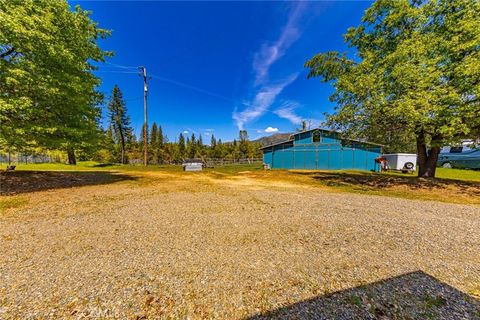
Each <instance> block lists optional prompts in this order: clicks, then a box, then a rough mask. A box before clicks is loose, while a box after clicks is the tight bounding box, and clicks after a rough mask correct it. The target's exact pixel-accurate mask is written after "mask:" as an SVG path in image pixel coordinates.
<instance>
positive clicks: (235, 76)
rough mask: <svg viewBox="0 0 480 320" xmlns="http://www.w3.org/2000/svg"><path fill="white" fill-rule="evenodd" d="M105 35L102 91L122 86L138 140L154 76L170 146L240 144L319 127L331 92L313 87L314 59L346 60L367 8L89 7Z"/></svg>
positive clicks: (155, 114) (158, 118) (156, 110)
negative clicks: (350, 35) (184, 139)
mask: <svg viewBox="0 0 480 320" xmlns="http://www.w3.org/2000/svg"><path fill="white" fill-rule="evenodd" d="M71 4H72V5H74V4H80V6H81V7H82V8H83V9H86V10H91V11H92V12H93V14H92V19H93V20H95V21H97V22H98V23H99V26H100V27H102V28H105V29H110V30H112V36H111V37H109V38H108V39H106V40H102V41H101V47H102V48H103V49H105V50H112V51H114V52H115V55H114V57H112V58H108V59H107V63H105V64H102V65H101V66H100V69H99V71H98V72H97V75H98V76H99V77H100V78H101V79H102V85H101V87H100V90H101V91H102V92H104V93H105V96H106V97H107V99H108V97H109V95H110V92H111V89H112V88H113V86H114V84H118V85H119V86H120V88H121V90H122V91H123V93H124V98H125V100H127V108H128V112H129V115H130V118H131V120H132V125H133V126H134V128H135V132H136V133H137V135H138V133H139V132H140V130H141V126H142V123H143V100H142V95H143V91H142V90H143V84H142V80H141V78H140V77H139V76H138V75H137V74H135V73H136V72H137V70H136V69H135V67H137V66H141V65H142V66H146V67H147V72H148V73H149V74H150V75H151V76H152V79H151V80H150V82H149V83H150V85H149V103H148V106H149V124H150V125H151V123H152V122H153V121H155V122H157V123H158V124H160V125H161V126H162V127H163V129H164V131H165V133H166V134H167V135H168V137H169V139H170V141H173V140H175V139H176V138H177V137H178V135H179V133H180V132H185V133H186V132H188V134H191V133H192V132H194V133H196V134H197V135H198V134H201V135H202V136H203V139H204V141H206V142H207V141H209V140H210V138H209V136H210V135H211V134H212V133H213V134H214V135H215V136H216V137H217V138H222V140H224V141H227V140H232V139H233V138H235V137H237V136H238V131H239V129H241V128H242V129H246V130H247V131H248V134H249V137H250V139H255V138H258V137H260V136H263V135H269V134H271V133H272V132H277V130H278V132H290V131H293V130H294V129H295V128H297V127H298V126H299V122H300V121H301V120H302V119H305V120H307V121H311V124H312V125H318V123H319V121H320V120H322V119H323V113H324V112H330V111H332V108H333V105H332V103H330V102H329V101H328V97H329V95H330V94H331V93H332V88H331V86H329V85H328V84H323V83H320V82H319V81H318V80H316V79H306V76H307V70H306V69H305V68H304V67H303V65H304V63H305V62H306V61H307V60H308V59H309V58H311V57H312V56H313V55H314V54H315V53H318V52H325V51H330V50H335V51H345V50H347V47H346V45H345V44H344V43H343V37H342V35H343V34H344V33H345V32H346V30H347V28H348V27H350V26H355V25H358V23H359V22H360V19H361V17H362V15H363V12H364V10H365V9H366V8H368V6H369V5H370V4H371V3H370V2H366V1H335V2H327V1H317V2H160V1H145V2H138V1H136V2H133V1H132V2H129V1H119V2H111V1H95V2H93V1H92V2H89V1H81V2H71Z"/></svg>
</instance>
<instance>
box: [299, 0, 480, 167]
mask: <svg viewBox="0 0 480 320" xmlns="http://www.w3.org/2000/svg"><path fill="white" fill-rule="evenodd" d="M479 12H480V2H479V1H477V0H438V1H420V0H410V1H409V0H379V1H376V2H375V3H374V4H373V5H372V7H371V8H369V9H368V10H367V11H366V12H365V15H364V17H363V19H362V22H361V24H360V25H359V26H358V27H356V28H350V29H349V30H348V32H347V33H346V35H345V41H346V42H347V44H348V45H349V46H350V47H351V48H354V49H355V52H356V55H357V56H358V59H355V60H354V59H350V58H348V56H347V54H345V53H343V54H341V53H338V52H326V53H321V54H317V55H316V56H314V57H313V58H312V59H311V60H310V61H308V62H307V63H306V67H308V68H310V73H309V77H319V78H320V79H321V80H322V81H324V82H330V83H332V84H333V86H334V87H335V89H336V91H335V93H334V94H333V95H332V96H331V100H332V101H334V102H336V103H337V109H336V113H335V114H333V115H330V116H329V117H328V124H329V125H331V126H332V127H334V128H336V129H340V130H343V131H344V132H345V134H347V135H353V136H356V137H361V138H367V139H369V140H373V141H377V142H380V143H383V144H386V146H387V149H390V151H409V150H410V149H411V148H412V144H411V143H410V141H415V142H416V143H415V142H414V143H415V147H414V148H416V150H417V153H418V161H419V176H425V177H433V176H435V165H436V160H437V158H438V153H439V150H440V147H441V146H442V145H444V144H450V143H456V142H458V141H459V140H460V139H464V138H478V137H479V133H480V101H479V96H480V45H479V44H480V14H479Z"/></svg>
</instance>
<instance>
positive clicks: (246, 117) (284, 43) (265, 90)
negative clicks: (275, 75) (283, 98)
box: [232, 2, 305, 130]
mask: <svg viewBox="0 0 480 320" xmlns="http://www.w3.org/2000/svg"><path fill="white" fill-rule="evenodd" d="M304 9H305V4H304V3H303V2H297V3H295V4H294V8H293V9H292V10H291V12H290V15H289V17H288V20H287V23H286V24H285V26H284V27H283V28H282V31H281V33H280V36H279V37H278V39H277V40H276V41H274V42H272V43H264V44H263V45H262V46H261V47H260V50H259V51H258V52H256V53H255V54H254V59H253V66H252V68H253V72H254V77H255V79H254V86H253V87H252V90H253V92H254V98H253V99H252V101H250V102H247V103H245V105H247V107H246V108H245V109H243V110H242V111H238V110H237V107H235V110H234V111H233V114H232V118H233V120H234V121H235V124H236V125H237V127H238V129H239V130H243V129H244V126H245V124H246V123H248V122H251V121H254V120H256V119H258V118H260V117H261V116H262V115H264V114H265V113H266V112H267V111H268V109H269V108H270V106H271V105H272V104H273V103H274V102H275V99H276V98H277V96H278V95H279V94H280V93H281V92H282V91H283V89H284V88H285V87H287V86H288V85H290V84H291V83H292V82H293V81H295V80H296V79H297V77H298V73H294V74H290V75H289V76H288V77H287V78H286V79H284V80H283V81H278V80H277V81H272V80H271V79H270V77H269V72H270V67H271V66H272V65H273V64H274V63H275V62H276V61H277V60H278V59H280V58H281V57H282V56H283V55H284V54H285V53H286V51H287V49H288V48H289V47H290V46H291V45H292V44H293V43H294V42H295V41H296V40H297V39H298V38H299V37H300V30H299V26H298V24H299V21H300V16H301V14H302V13H303V11H304Z"/></svg>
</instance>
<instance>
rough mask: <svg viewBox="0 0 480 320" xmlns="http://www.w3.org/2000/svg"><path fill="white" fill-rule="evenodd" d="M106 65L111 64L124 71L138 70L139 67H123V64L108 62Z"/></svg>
mask: <svg viewBox="0 0 480 320" xmlns="http://www.w3.org/2000/svg"><path fill="white" fill-rule="evenodd" d="M105 63H106V64H109V65H112V66H114V67H117V68H122V69H138V67H132V66H123V65H121V64H116V63H113V62H108V61H105Z"/></svg>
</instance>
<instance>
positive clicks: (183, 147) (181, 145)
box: [178, 133, 187, 159]
mask: <svg viewBox="0 0 480 320" xmlns="http://www.w3.org/2000/svg"><path fill="white" fill-rule="evenodd" d="M178 151H179V158H180V159H183V158H185V155H186V152H187V147H186V145H185V137H184V136H183V134H182V133H180V136H179V137H178Z"/></svg>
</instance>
